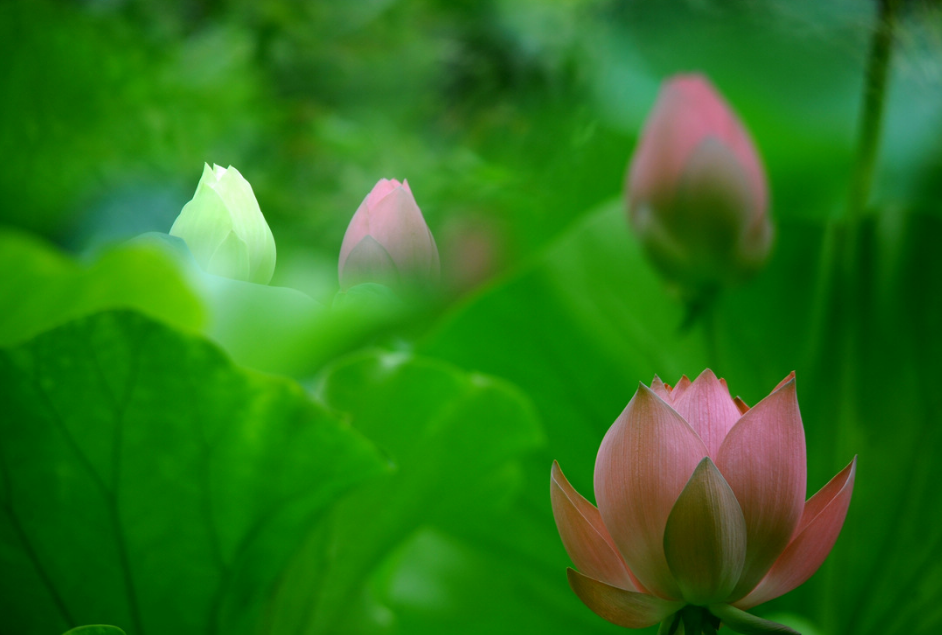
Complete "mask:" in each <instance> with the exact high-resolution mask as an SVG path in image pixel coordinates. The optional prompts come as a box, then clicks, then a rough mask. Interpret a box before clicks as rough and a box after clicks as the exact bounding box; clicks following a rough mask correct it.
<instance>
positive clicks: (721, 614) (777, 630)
mask: <svg viewBox="0 0 942 635" xmlns="http://www.w3.org/2000/svg"><path fill="white" fill-rule="evenodd" d="M709 609H710V613H712V614H713V615H715V616H716V617H718V618H720V620H722V622H723V625H724V626H727V627H728V628H729V629H730V630H732V631H735V632H737V633H741V634H742V635H776V634H781V635H799V633H796V632H795V631H793V630H792V629H790V628H788V627H787V626H785V625H784V624H778V623H777V622H772V621H769V620H764V619H762V618H761V617H756V616H755V615H750V614H749V613H746V612H745V611H740V610H739V609H737V608H735V607H732V606H730V605H729V604H711V605H710V607H709Z"/></svg>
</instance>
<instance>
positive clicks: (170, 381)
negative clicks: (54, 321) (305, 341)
mask: <svg viewBox="0 0 942 635" xmlns="http://www.w3.org/2000/svg"><path fill="white" fill-rule="evenodd" d="M0 382H2V383H3V385H5V386H7V387H8V389H9V393H8V394H9V399H8V402H7V405H6V408H5V416H4V417H3V419H2V423H0V426H2V428H0V434H2V437H3V439H4V443H3V444H2V447H0V468H2V471H0V475H2V489H0V492H2V497H0V505H2V509H3V513H2V515H0V545H2V550H0V556H2V561H3V562H2V568H3V570H4V572H5V573H4V576H3V577H2V583H0V584H2V585H3V588H2V592H0V598H2V599H0V602H2V605H3V608H2V612H3V615H4V629H5V630H6V628H7V627H9V628H12V629H13V630H15V631H17V632H22V633H43V632H57V631H61V630H63V629H64V628H67V627H68V626H71V625H74V624H75V623H76V622H78V623H89V622H96V621H99V622H111V623H113V624H120V625H121V626H122V627H123V628H124V629H125V630H126V631H127V632H128V633H130V634H133V635H139V634H140V633H144V632H152V633H169V632H192V633H214V632H235V633H250V632H253V630H254V628H255V627H254V624H255V623H256V622H257V620H258V619H259V615H260V612H261V610H262V607H263V605H264V603H265V599H266V595H267V593H269V592H270V590H271V588H272V586H273V584H274V583H275V580H276V577H277V575H278V574H279V572H280V571H281V569H282V568H283V567H284V565H285V563H286V562H287V559H288V557H289V556H290V554H291V553H292V552H293V551H294V550H295V549H296V548H297V547H298V546H299V544H300V543H301V541H302V539H303V538H304V537H305V535H306V533H307V532H308V531H309V529H310V527H311V523H312V521H314V520H315V519H316V518H317V516H318V515H319V514H321V513H322V512H323V511H324V510H325V508H326V506H327V505H328V504H329V503H331V502H332V501H333V500H334V499H336V498H337V496H338V495H340V494H341V493H342V492H343V491H344V490H346V489H348V488H349V487H350V486H352V485H354V484H356V483H359V482H361V481H363V480H365V479H367V478H369V477H372V476H376V475H377V474H378V473H380V472H381V471H382V463H381V462H380V460H379V457H378V456H377V454H376V453H375V451H374V449H373V448H372V446H371V445H370V444H369V443H368V442H367V441H366V440H365V439H364V438H363V437H362V435H359V434H357V433H356V432H354V431H353V430H351V429H350V428H349V427H347V426H345V425H343V424H341V423H339V422H338V421H336V420H335V419H334V418H332V417H331V416H330V415H329V414H327V413H326V412H325V411H324V410H323V409H322V408H320V407H318V406H316V405H315V404H313V403H311V402H310V401H309V400H308V399H306V398H305V396H304V395H303V393H302V392H301V390H300V388H299V387H298V386H297V385H296V384H293V383H292V382H290V381H287V380H283V379H278V378H271V377H264V376H259V375H256V374H253V373H248V372H245V371H240V370H238V369H236V368H233V367H232V366H231V364H230V363H228V362H227V361H226V360H225V359H224V357H223V356H222V355H221V354H220V352H219V351H218V350H216V349H215V348H213V347H212V346H209V345H207V344H206V343H204V342H202V341H199V340H196V339H193V338H192V337H189V336H184V335H181V334H179V333H177V332H175V331H172V330H170V329H168V328H167V327H165V326H161V325H159V324H157V323H155V322H152V321H150V320H148V319H145V318H143V317H141V316H139V315H137V314H134V313H127V312H115V313H102V314H97V315H95V316H92V317H89V318H86V319H82V320H78V321H76V322H72V323H70V324H67V325H65V326H63V327H60V328H58V329H55V330H53V331H50V332H49V333H47V334H44V335H42V336H40V337H38V338H37V339H35V340H34V341H32V342H30V343H27V344H24V345H22V346H19V347H16V348H12V349H9V350H7V351H5V352H3V353H2V356H0Z"/></svg>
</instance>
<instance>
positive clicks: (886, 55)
mask: <svg viewBox="0 0 942 635" xmlns="http://www.w3.org/2000/svg"><path fill="white" fill-rule="evenodd" d="M877 4H878V15H877V24H876V28H875V29H874V31H873V39H872V40H871V42H870V55H869V57H868V59H867V69H866V80H865V83H864V94H863V113H862V116H861V119H860V136H859V138H858V142H857V143H858V146H857V157H856V161H855V163H854V172H853V176H852V177H851V189H850V196H849V197H848V201H847V218H848V220H849V221H851V222H854V221H856V220H857V219H859V218H860V216H861V215H862V214H863V212H864V210H865V209H866V207H867V204H868V202H869V198H870V189H871V186H872V184H873V173H874V171H875V169H876V162H877V153H878V151H879V147H880V133H881V131H882V129H883V107H884V102H885V101H886V80H887V75H888V74H889V66H890V58H891V56H892V52H893V33H894V30H895V28H896V10H897V8H898V7H899V4H900V0H878V2H877Z"/></svg>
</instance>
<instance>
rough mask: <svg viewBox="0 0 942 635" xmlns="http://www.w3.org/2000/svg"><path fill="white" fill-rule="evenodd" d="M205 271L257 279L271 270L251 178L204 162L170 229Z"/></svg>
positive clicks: (271, 245) (268, 239)
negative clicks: (248, 178) (195, 182)
mask: <svg viewBox="0 0 942 635" xmlns="http://www.w3.org/2000/svg"><path fill="white" fill-rule="evenodd" d="M170 235H171V236H178V237H180V238H182V239H183V240H184V241H185V242H186V244H187V247H189V248H190V252H191V253H192V254H193V258H194V259H195V260H196V262H197V263H199V265H200V267H202V268H203V270H204V271H207V272H209V273H212V274H215V275H218V276H223V277H226V278H233V279H235V280H245V281H247V282H256V283H259V284H268V283H269V281H271V277H272V274H273V273H274V272H275V238H274V236H272V233H271V229H269V228H268V223H267V222H265V217H264V216H262V210H261V209H259V207H258V201H257V200H256V199H255V193H254V192H253V191H252V186H251V185H249V182H248V181H246V180H245V178H244V177H243V176H242V175H241V174H240V173H239V171H238V170H236V169H235V168H234V167H232V166H231V165H230V166H229V167H228V168H224V167H222V166H219V165H214V166H213V167H212V168H210V167H209V165H208V164H206V165H205V166H204V168H203V176H202V178H200V182H199V185H197V186H196V193H195V194H194V195H193V199H192V200H191V201H190V202H189V203H187V204H186V205H184V206H183V211H181V212H180V215H179V216H178V217H177V219H176V220H175V221H174V223H173V227H171V228H170Z"/></svg>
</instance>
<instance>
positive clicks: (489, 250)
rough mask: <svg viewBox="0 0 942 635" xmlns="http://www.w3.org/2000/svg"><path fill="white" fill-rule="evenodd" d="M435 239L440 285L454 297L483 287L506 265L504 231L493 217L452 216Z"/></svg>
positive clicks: (506, 244) (501, 225) (506, 238)
mask: <svg viewBox="0 0 942 635" xmlns="http://www.w3.org/2000/svg"><path fill="white" fill-rule="evenodd" d="M439 236H440V237H441V238H442V244H443V245H444V249H443V250H442V259H443V262H442V278H443V282H444V284H446V285H447V286H448V287H449V289H450V290H451V291H453V292H455V293H464V292H466V291H469V290H471V289H473V288H475V287H477V286H480V285H481V284H484V283H485V282H487V281H488V280H489V279H490V278H492V277H493V276H495V275H496V274H497V273H498V272H500V271H501V269H503V268H504V267H505V266H506V264H507V260H508V256H509V252H510V249H509V245H508V242H509V241H508V236H507V231H506V228H505V227H504V226H503V224H502V223H500V222H499V221H498V220H497V219H495V218H493V217H490V216H486V215H484V214H474V213H473V212H472V213H469V214H461V215H457V216H453V217H452V218H451V219H449V220H448V222H447V223H446V224H445V226H444V227H443V228H442V233H441V234H439Z"/></svg>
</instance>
